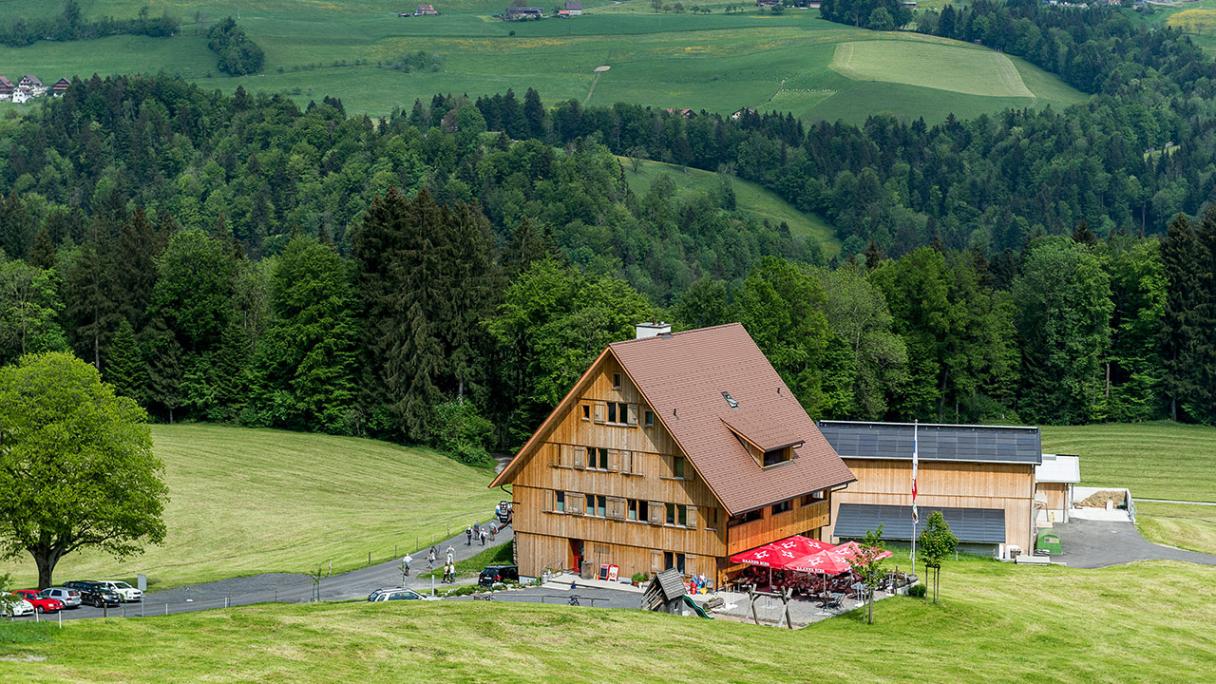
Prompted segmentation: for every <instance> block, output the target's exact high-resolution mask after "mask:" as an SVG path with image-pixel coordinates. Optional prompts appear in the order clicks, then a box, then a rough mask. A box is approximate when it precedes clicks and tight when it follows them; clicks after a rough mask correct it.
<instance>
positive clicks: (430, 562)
mask: <svg viewBox="0 0 1216 684" xmlns="http://www.w3.org/2000/svg"><path fill="white" fill-rule="evenodd" d="M438 557H439V553H438V552H437V551H436V550H435V547H434V546H432V547H431V550H430V551H428V552H427V554H426V569H427V570H434V569H435V559H436V558H438Z"/></svg>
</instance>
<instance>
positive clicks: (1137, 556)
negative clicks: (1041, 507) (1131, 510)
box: [1051, 518, 1216, 568]
mask: <svg viewBox="0 0 1216 684" xmlns="http://www.w3.org/2000/svg"><path fill="white" fill-rule="evenodd" d="M1051 531H1052V532H1055V533H1056V534H1058V535H1059V536H1060V544H1061V546H1062V547H1063V549H1064V553H1062V554H1060V555H1058V556H1052V557H1051V559H1052V560H1053V561H1056V560H1058V561H1060V562H1062V563H1065V564H1067V565H1069V566H1071V567H1076V568H1103V567H1106V566H1108V565H1119V564H1120V563H1130V562H1132V561H1138V560H1178V561H1189V562H1191V563H1200V564H1203V565H1216V556H1211V555H1208V554H1206V553H1198V552H1195V551H1184V550H1182V549H1175V548H1172V547H1169V546H1161V545H1159V544H1154V543H1152V542H1150V541H1148V540H1147V539H1145V538H1144V537H1142V536H1140V532H1139V530H1137V529H1136V526H1135V525H1133V524H1132V523H1130V522H1107V521H1098V520H1080V519H1077V518H1073V519H1072V520H1071V521H1070V522H1068V523H1066V524H1057V525H1056V526H1055V527H1053V528H1052V530H1051Z"/></svg>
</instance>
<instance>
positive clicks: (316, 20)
mask: <svg viewBox="0 0 1216 684" xmlns="http://www.w3.org/2000/svg"><path fill="white" fill-rule="evenodd" d="M144 4H145V3H144V2H143V0H139V1H135V0H109V1H106V2H102V1H100V0H84V1H83V2H82V3H81V6H82V7H83V9H84V13H85V16H86V17H90V18H95V17H98V16H105V15H111V16H115V17H130V16H135V14H136V13H137V12H138V11H139V10H140V8H141V7H143V6H144ZM505 5H506V3H496V2H491V1H490V0H452V2H440V3H438V4H437V5H436V7H437V8H438V9H439V11H440V12H441V13H442V14H441V16H438V17H409V18H402V17H398V16H396V15H397V13H398V12H400V11H402V10H406V9H412V8H413V7H414V6H415V5H412V4H402V3H394V2H389V1H388V0H364V1H362V2H358V3H351V2H348V3H323V2H298V1H296V0H259V2H256V3H242V4H240V5H239V7H238V5H237V4H235V3H232V2H228V1H227V0H161V1H160V2H156V3H153V4H152V5H149V8H150V10H151V12H152V13H153V14H159V13H160V12H163V11H168V12H169V13H170V14H173V15H174V16H176V17H178V18H179V19H180V20H181V22H182V26H181V31H180V33H179V34H178V35H177V36H175V37H172V38H165V39H156V38H143V37H132V36H118V37H111V38H104V39H101V40H96V41H70V42H62V43H59V42H49V41H43V42H40V43H37V44H35V45H33V46H29V47H22V48H10V47H0V65H4V66H3V69H4V70H6V72H8V73H9V74H10V76H11V75H12V74H21V73H30V72H32V73H35V74H39V75H40V76H41V77H42V79H43V80H44V81H46V82H48V83H49V82H53V81H54V80H56V79H58V78H59V77H60V76H67V77H71V76H72V75H78V76H81V77H83V78H87V77H88V76H90V75H91V74H93V73H98V74H101V75H108V74H116V73H135V72H150V71H159V72H164V73H167V74H174V75H180V76H182V77H183V78H186V79H189V80H191V81H193V82H195V83H197V84H199V85H200V86H202V87H204V88H218V89H220V90H223V91H225V92H231V91H232V90H235V89H236V87H237V86H238V85H241V86H244V87H245V88H246V89H248V90H252V91H257V92H277V93H283V94H286V95H289V96H290V97H292V98H294V99H295V100H296V101H297V102H300V103H301V104H303V103H307V102H308V101H309V100H320V99H321V98H322V97H324V96H326V95H330V96H335V97H339V98H341V99H342V101H343V103H344V104H345V106H346V108H347V110H348V111H351V112H365V113H370V114H387V113H389V112H391V111H392V110H393V109H394V108H395V107H404V108H407V109H408V107H409V106H410V105H411V104H412V103H413V101H414V100H415V99H416V98H422V99H424V100H428V99H430V97H431V96H432V95H434V94H435V93H440V92H442V93H455V94H462V93H463V94H468V95H469V96H471V97H477V96H478V95H482V94H492V93H501V92H505V91H506V90H507V89H508V88H514V89H515V91H516V92H517V93H520V94H521V95H522V93H523V92H524V91H525V90H526V89H527V88H529V87H534V88H536V89H537V90H538V91H539V92H540V94H541V97H542V98H544V99H545V100H546V102H548V103H549V104H553V103H556V102H559V101H563V100H568V99H576V100H579V101H580V102H584V103H586V104H591V105H604V106H607V105H611V104H613V103H616V102H629V103H639V104H645V105H651V106H655V107H676V108H682V107H690V108H692V109H694V110H698V111H699V110H702V109H704V110H707V111H710V112H717V113H722V114H728V113H730V112H733V111H735V110H736V109H739V108H741V107H754V108H758V109H763V110H777V111H790V112H793V113H794V114H795V115H796V116H799V117H802V118H805V119H808V120H812V119H828V120H835V119H837V118H843V119H845V120H847V121H851V122H856V123H860V122H862V121H864V120H865V118H866V117H867V116H868V115H870V114H873V113H879V112H881V113H889V114H893V115H896V116H900V117H904V118H907V119H914V118H916V117H924V118H925V119H926V120H928V121H930V122H934V121H940V120H942V119H944V118H945V117H946V115H947V114H949V113H951V112H954V113H955V114H956V115H957V116H959V117H960V118H971V117H974V116H976V115H978V114H981V113H985V112H987V113H992V112H996V111H1000V110H1002V109H1005V108H1008V107H1018V108H1021V107H1042V106H1047V105H1049V104H1050V105H1052V106H1055V107H1057V108H1059V107H1063V106H1066V105H1068V104H1072V103H1075V102H1080V101H1082V100H1084V98H1085V95H1084V94H1082V93H1079V92H1078V91H1076V90H1073V89H1071V88H1069V87H1068V86H1066V85H1065V84H1063V82H1061V81H1060V80H1059V79H1057V78H1056V77H1054V76H1052V75H1050V74H1047V73H1045V72H1043V71H1042V70H1039V69H1037V68H1035V67H1033V66H1031V65H1029V64H1028V63H1025V62H1022V61H1020V60H1013V59H1010V58H1008V57H1005V56H1003V55H1000V54H999V53H996V52H993V51H991V50H988V49H987V48H982V47H979V46H975V45H971V44H967V43H962V42H957V41H949V40H945V39H941V38H936V37H932V36H921V35H918V34H914V33H905V32H888V33H877V32H873V31H867V30H864V29H858V28H854V27H849V26H844V25H841V24H835V23H831V22H828V21H824V20H823V19H821V18H820V17H819V15H818V12H816V11H805V12H803V11H799V12H787V13H786V14H785V15H783V16H772V15H767V14H766V15H761V14H758V13H757V12H755V11H754V8H747V9H746V10H745V11H743V12H738V13H732V14H726V13H725V11H724V10H725V6H724V5H722V4H715V5H713V11H712V13H711V14H708V15H700V14H695V15H694V14H691V13H683V14H675V13H655V12H654V11H653V10H652V9H651V7H650V5H649V3H646V2H644V1H643V0H629V1H628V2H621V3H616V4H611V3H609V2H606V1H605V2H600V1H598V0H589V1H588V2H586V3H584V6H585V12H584V14H583V16H580V17H575V18H572V19H568V20H567V19H556V18H551V19H545V20H543V21H535V22H513V23H507V22H503V21H500V20H497V19H494V18H493V17H492V15H493V14H496V13H498V12H501V11H502V9H503V7H504V6H505ZM0 8H3V9H2V10H0V14H3V15H4V16H5V17H40V16H48V15H55V14H58V13H59V12H61V11H62V3H60V2H57V1H55V0H52V2H35V1H34V0H6V1H5V2H0ZM546 9H547V8H546ZM237 14H239V22H240V25H241V26H242V27H243V28H244V29H245V30H246V31H247V32H248V34H249V35H250V37H251V38H253V40H254V41H256V42H257V43H258V44H259V45H261V46H262V48H263V49H264V50H265V52H266V66H265V69H264V71H263V73H259V74H255V75H252V76H245V77H240V78H232V77H227V76H223V75H222V74H220V73H219V71H218V69H217V68H216V59H215V56H214V55H213V54H212V53H211V52H210V51H209V50H208V49H207V47H206V36H205V34H206V30H207V28H208V27H209V26H211V25H212V24H213V23H214V22H216V21H218V20H220V19H222V18H223V17H225V16H228V15H233V16H236V15H237ZM842 44H843V45H850V46H853V47H852V48H851V49H852V50H853V51H854V52H855V53H857V54H859V55H862V56H863V58H862V59H860V62H859V64H861V67H859V68H861V71H859V72H857V74H854V75H855V76H856V78H850V77H848V76H846V75H842V74H841V73H839V72H838V71H836V70H833V69H832V68H830V64H831V63H832V61H833V57H834V55H835V54H836V52H837V49H838V46H839V45H842ZM419 50H422V51H426V52H428V53H431V54H432V55H435V56H437V57H438V58H439V59H440V60H441V62H442V66H441V68H440V69H439V70H438V71H433V72H432V71H415V72H411V73H405V72H402V71H397V70H394V69H391V68H388V67H387V66H386V65H387V64H389V63H391V62H393V61H394V60H396V59H398V58H400V57H401V56H402V55H404V54H407V53H413V52H417V51H419ZM601 65H604V66H610V67H611V69H610V70H609V71H607V72H605V73H603V74H602V75H601V76H600V77H599V78H598V80H597V79H596V77H595V73H594V70H595V68H596V67H598V66H601ZM593 82H594V83H595V89H594V93H593V92H592V90H591V86H592V83H593Z"/></svg>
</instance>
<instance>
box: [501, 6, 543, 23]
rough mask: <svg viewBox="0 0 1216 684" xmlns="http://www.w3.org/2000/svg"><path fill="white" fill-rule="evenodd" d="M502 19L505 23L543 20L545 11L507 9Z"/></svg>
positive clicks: (537, 8) (518, 8)
mask: <svg viewBox="0 0 1216 684" xmlns="http://www.w3.org/2000/svg"><path fill="white" fill-rule="evenodd" d="M502 18H503V19H504V20H505V21H536V20H538V19H544V18H545V11H544V10H542V9H541V8H539V7H508V8H507V9H506V11H505V12H503V14H502Z"/></svg>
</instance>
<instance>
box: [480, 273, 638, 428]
mask: <svg viewBox="0 0 1216 684" xmlns="http://www.w3.org/2000/svg"><path fill="white" fill-rule="evenodd" d="M653 316H654V307H653V305H651V303H650V302H649V301H647V299H646V298H645V297H643V296H642V295H641V294H639V293H638V292H637V291H636V290H634V289H633V288H631V287H630V286H629V284H628V283H626V282H624V281H622V280H618V279H616V278H610V277H603V276H602V277H598V278H597V277H588V276H586V275H584V274H582V273H580V272H579V271H576V270H574V269H571V268H568V267H564V266H561V265H560V264H558V263H557V262H556V261H554V260H553V259H545V260H542V261H537V262H535V263H533V264H532V266H530V267H529V268H528V270H526V271H524V272H523V273H522V274H520V275H519V276H518V277H517V278H515V280H514V281H512V282H511V285H510V286H509V287H508V288H507V290H506V293H505V296H504V298H503V302H502V303H501V304H500V305H499V307H498V310H497V311H496V312H495V314H494V315H493V316H492V317H491V318H490V319H489V321H488V322H487V328H488V330H489V332H490V334H491V336H492V338H493V341H494V343H495V350H494V357H493V358H494V359H495V361H496V363H495V367H496V369H497V374H498V378H497V379H498V382H497V383H496V385H497V388H498V392H499V393H500V394H499V396H496V397H495V401H494V402H493V403H494V404H495V405H496V406H499V407H501V411H502V415H500V416H499V418H500V420H499V424H500V425H502V426H504V427H505V430H504V432H505V434H504V435H503V439H504V441H506V442H507V443H510V444H518V443H520V442H522V441H523V440H524V439H525V438H526V437H527V436H528V435H529V434H531V433H532V431H533V430H535V429H536V427H537V425H539V424H540V421H541V419H543V418H544V416H545V414H546V413H548V412H549V411H550V410H551V409H552V407H553V406H554V405H555V404H556V403H557V402H558V401H560V400H561V398H562V396H563V395H564V394H565V393H566V392H567V391H568V390H569V389H570V386H571V385H573V384H574V381H575V380H577V379H578V376H579V374H580V373H582V372H583V370H584V369H585V368H586V367H587V366H588V365H590V363H591V362H592V361H593V360H595V357H596V355H598V354H599V353H600V352H601V351H603V349H604V347H605V346H606V345H607V344H608V343H609V342H616V341H619V340H626V339H629V338H631V337H632V336H633V326H634V325H635V324H636V323H639V322H641V321H646V320H650V319H651V318H652V317H653Z"/></svg>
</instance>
